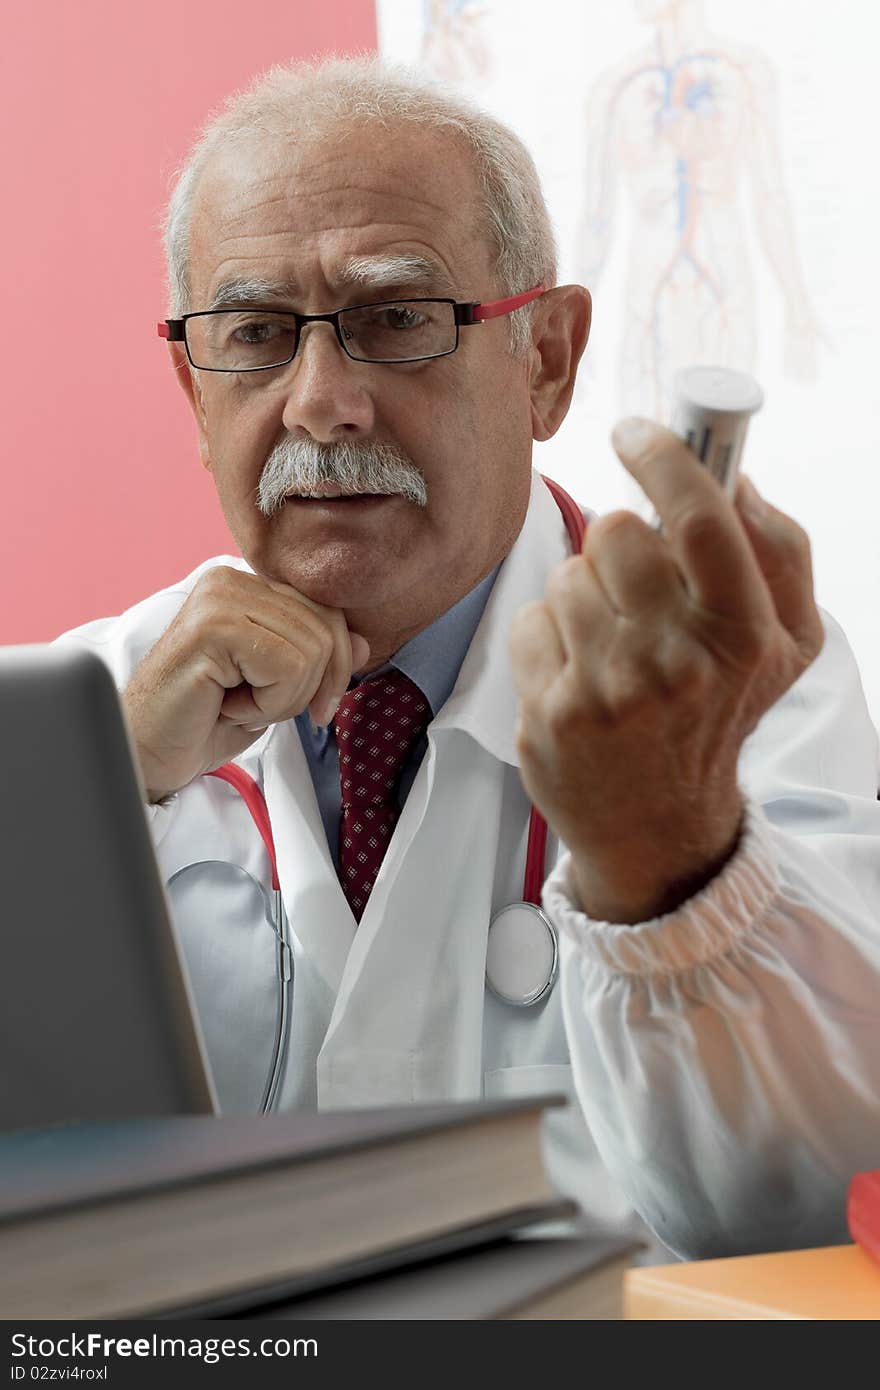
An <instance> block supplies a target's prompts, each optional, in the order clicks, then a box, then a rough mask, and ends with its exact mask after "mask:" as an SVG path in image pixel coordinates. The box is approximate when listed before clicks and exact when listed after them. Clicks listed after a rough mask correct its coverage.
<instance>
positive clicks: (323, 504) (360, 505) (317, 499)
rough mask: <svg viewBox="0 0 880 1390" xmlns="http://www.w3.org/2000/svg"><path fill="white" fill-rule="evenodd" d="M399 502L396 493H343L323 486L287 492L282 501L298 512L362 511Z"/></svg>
mask: <svg viewBox="0 0 880 1390" xmlns="http://www.w3.org/2000/svg"><path fill="white" fill-rule="evenodd" d="M400 500H401V498H400V495H399V493H396V492H344V491H343V490H342V488H338V487H331V486H326V485H325V486H322V487H319V488H317V489H316V490H315V491H314V492H289V493H288V494H287V496H286V497H285V499H284V505H285V506H286V507H289V506H291V505H293V506H294V507H295V508H296V509H297V510H298V511H299V510H309V511H314V510H316V509H322V510H324V509H325V510H327V511H332V512H339V511H364V510H368V509H370V508H373V507H378V506H381V505H382V503H389V502H395V501H396V502H399V501H400Z"/></svg>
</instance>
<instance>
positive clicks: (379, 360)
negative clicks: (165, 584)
mask: <svg viewBox="0 0 880 1390" xmlns="http://www.w3.org/2000/svg"><path fill="white" fill-rule="evenodd" d="M167 248H168V255H169V266H170V280H171V289H172V314H173V318H172V319H170V320H169V321H168V322H167V324H166V325H163V326H162V329H161V331H162V332H163V334H164V336H167V337H168V338H169V339H170V342H169V351H170V353H171V358H172V363H173V366H174V370H175V373H176V376H177V380H178V382H179V384H180V386H181V387H182V388H183V390H184V392H185V394H186V396H187V398H188V400H189V402H190V404H191V406H192V410H193V413H194V416H195V420H196V423H197V427H198V437H199V442H200V448H201V454H202V459H203V461H204V464H205V466H206V467H207V468H208V469H209V470H210V471H211V473H212V475H213V478H214V481H215V483H216V486H217V490H218V493H219V496H220V500H221V503H222V506H223V509H224V512H225V516H226V519H227V521H228V524H229V528H230V530H231V532H232V534H233V536H234V537H235V540H236V542H237V544H238V546H239V547H240V550H241V553H242V555H243V557H244V559H243V560H239V559H232V558H229V557H220V558H217V559H212V560H208V561H207V562H206V563H205V564H203V565H202V566H200V568H199V569H197V570H196V571H195V572H194V573H193V574H191V575H190V576H189V577H188V578H186V579H184V580H183V581H181V582H180V583H178V584H175V585H174V586H173V587H171V588H169V589H166V590H164V591H163V592H161V593H158V594H155V595H153V596H152V597H151V598H147V599H145V600H144V601H143V602H142V603H140V604H138V605H137V606H136V607H135V608H133V609H131V610H130V611H129V612H127V613H125V614H123V615H122V616H121V617H117V618H112V619H107V620H102V621H98V622H94V623H90V624H88V625H87V626H85V627H83V628H81V629H79V630H77V632H75V633H73V634H68V635H67V636H66V637H65V638H64V639H62V640H65V641H78V642H81V643H84V644H87V645H89V646H92V647H93V648H94V649H95V650H96V651H98V652H99V653H100V654H101V655H102V656H103V657H104V658H105V660H106V661H107V662H108V663H109V664H110V666H111V667H112V669H113V671H114V673H115V676H116V679H117V681H118V684H119V686H120V688H123V689H124V701H125V706H126V710H127V714H128V718H129V722H130V726H131V730H132V733H133V736H134V740H135V745H136V749H137V753H138V756H139V760H140V766H141V769H142V774H143V782H144V785H145V788H146V789H147V792H148V797H149V801H150V803H151V805H150V815H151V818H152V825H153V831H154V837H155V843H156V845H157V849H158V854H159V858H160V863H161V865H162V867H163V870H164V874H165V877H166V879H167V881H168V883H169V893H170V897H171V902H172V906H173V912H174V918H175V923H176V926H177V929H178V931H179V933H180V936H181V939H182V942H183V946H184V949H185V954H186V958H187V961H188V966H189V970H190V973H191V977H192V983H193V989H194V992H195V998H196V1003H197V1007H198V1010H199V1014H200V1017H201V1021H202V1026H203V1029H204V1033H205V1037H206V1043H207V1048H208V1053H209V1057H210V1060H211V1064H212V1068H213V1071H214V1075H215V1080H216V1084H217V1088H218V1093H219V1097H220V1100H221V1102H222V1105H223V1107H224V1108H225V1109H230V1110H233V1109H243V1110H258V1109H259V1108H260V1106H261V1103H263V1100H264V1099H265V1087H266V1079H267V1069H269V1068H271V1067H273V1065H274V1068H275V1073H276V1075H275V1081H274V1083H273V1086H272V1097H271V1103H272V1104H274V1105H276V1106H278V1107H280V1108H282V1109H293V1108H296V1107H315V1106H318V1107H322V1108H335V1107H344V1106H367V1105H374V1104H388V1103H400V1102H407V1101H433V1100H439V1099H444V1098H473V1097H479V1096H481V1095H486V1096H496V1095H509V1094H527V1093H530V1092H547V1091H558V1090H563V1091H565V1092H567V1093H569V1094H570V1095H571V1096H572V1097H573V1098H574V1103H573V1104H572V1105H570V1106H569V1107H568V1111H567V1112H566V1113H563V1112H561V1111H560V1112H559V1113H558V1114H557V1115H556V1116H555V1117H554V1120H553V1130H552V1144H551V1155H552V1166H553V1172H554V1175H555V1176H556V1178H557V1180H558V1182H559V1184H560V1185H561V1186H562V1187H563V1188H564V1189H565V1190H567V1191H570V1192H572V1193H573V1194H575V1195H576V1196H577V1197H578V1198H579V1199H580V1200H581V1202H582V1203H583V1205H584V1207H585V1208H586V1209H587V1210H588V1211H594V1212H596V1213H597V1214H601V1215H602V1216H603V1217H606V1218H609V1217H610V1218H615V1219H617V1220H619V1221H621V1222H623V1221H624V1220H625V1219H626V1214H627V1213H629V1212H633V1211H636V1212H638V1213H640V1214H641V1217H643V1218H644V1219H645V1220H646V1221H647V1222H648V1223H649V1225H650V1226H651V1227H652V1228H653V1230H654V1231H656V1232H657V1233H658V1234H659V1236H660V1238H661V1239H662V1240H663V1241H664V1242H666V1244H667V1245H668V1246H669V1247H670V1248H671V1249H673V1250H675V1251H678V1252H681V1253H683V1254H685V1255H688V1256H705V1255H710V1254H718V1253H731V1252H736V1251H745V1250H754V1249H761V1248H778V1247H784V1246H804V1245H809V1244H813V1243H819V1242H822V1241H829V1240H837V1239H843V1238H844V1236H845V1228H844V1226H843V1225H842V1222H843V1201H842V1197H843V1193H844V1191H845V1185H846V1182H847V1180H848V1178H849V1176H850V1175H851V1173H852V1172H853V1171H855V1170H856V1169H858V1168H860V1167H866V1166H873V1165H874V1164H875V1163H876V1162H877V1161H878V1155H880V1113H878V1081H880V1019H878V1000H880V944H878V924H877V913H878V900H880V815H878V805H877V802H876V800H875V792H876V787H877V750H876V738H875V734H874V731H873V728H872V725H871V723H870V720H869V718H868V715H867V712H866V709H865V705H864V701H863V697H862V694H861V688H860V684H859V679H858V675H857V672H856V669H855V665H854V662H853V658H852V656H851V654H850V652H849V649H848V647H847V644H846V642H845V640H844V638H843V636H842V634H841V632H840V630H839V629H838V628H837V626H836V625H835V624H834V623H833V621H832V620H830V619H828V618H825V619H824V621H823V619H822V618H821V617H820V615H819V613H818V611H817V609H816V607H815V605H814V601H813V596H812V583H811V573H810V558H809V547H808V544H807V541H806V539H805V537H804V535H803V533H802V531H801V530H800V529H799V528H798V527H797V526H796V525H795V524H794V523H793V522H792V521H791V520H789V518H787V517H786V516H784V515H782V514H781V513H780V512H778V511H776V510H774V509H773V508H772V507H771V506H769V505H768V504H766V503H765V502H764V501H763V500H762V499H761V498H760V497H759V496H758V494H757V492H756V491H755V489H754V488H753V487H752V486H750V485H747V484H746V485H742V486H741V488H740V491H739V493H738V495H737V498H736V502H735V504H733V503H731V502H730V501H729V500H728V499H727V498H726V497H725V496H724V495H723V494H722V492H721V490H720V489H719V487H718V486H717V485H716V484H715V482H714V480H713V479H712V478H711V477H709V476H708V474H707V473H706V472H705V471H704V470H703V469H702V468H701V467H700V465H699V464H698V463H697V461H696V460H695V459H694V457H693V456H692V455H691V454H690V453H689V452H688V451H687V450H686V449H685V448H684V446H683V445H681V444H680V443H678V442H677V441H676V440H675V438H674V437H673V436H672V435H671V434H669V433H668V432H666V431H665V430H663V429H662V428H660V427H658V426H654V425H652V424H650V423H648V422H646V421H639V420H635V421H634V420H629V421H625V422H623V423H622V424H621V425H619V426H618V428H617V429H616V431H615V434H614V443H615V446H616V449H617V452H618V454H619V456H620V459H621V460H622V463H623V465H624V466H625V467H626V468H627V469H628V470H629V471H630V473H631V474H632V475H633V476H634V477H635V479H636V480H637V481H638V482H639V484H640V485H641V486H642V488H643V489H644V490H645V492H646V493H647V494H648V496H649V497H650V498H651V500H652V502H653V503H654V505H655V506H656V508H657V510H658V512H659V514H660V516H661V518H662V523H663V529H662V532H660V531H655V530H652V529H651V528H649V527H648V526H647V525H645V524H644V523H643V522H642V521H640V520H639V519H638V518H637V517H636V516H634V515H631V514H628V513H626V512H616V513H614V514H611V515H607V516H604V517H602V518H601V519H594V520H592V521H591V523H590V524H589V527H588V530H587V535H586V540H585V541H584V543H583V548H582V550H581V549H580V542H579V541H577V543H576V547H577V548H576V549H573V545H572V540H571V539H570V535H569V530H568V529H567V527H566V525H565V524H564V520H563V515H562V511H561V509H560V506H561V504H560V503H559V501H558V499H557V498H556V497H555V496H554V495H552V494H551V491H550V490H548V487H547V485H545V483H544V482H543V481H542V479H541V477H540V475H539V474H538V473H536V472H534V471H533V470H532V466H531V453H532V441H533V440H543V439H547V438H549V437H550V436H551V435H552V434H553V433H554V432H555V431H556V430H557V429H558V427H559V425H560V424H561V422H562V420H563V418H564V416H565V414H566V410H567V408H568V404H569V401H570V398H571V394H572V389H573V384H574V379H575V372H576V368H577V365H578V360H579V358H580V356H581V354H582V352H583V349H584V346H585V344H586V342H587V336H588V332H589V326H590V298H589V295H588V293H587V291H586V290H585V289H583V288H581V287H578V286H572V285H567V286H557V285H556V282H555V268H554V251H553V240H552V235H551V232H550V229H549V225H548V219H547V214H546V210H545V207H544V204H543V201H542V198H541V194H540V191H539V188H538V184H537V180H536V176H535V172H534V167H533V165H532V163H531V160H530V158H529V156H528V154H527V153H526V151H525V150H524V149H523V148H522V147H521V145H520V144H519V142H518V141H517V140H516V139H515V138H514V137H513V136H512V135H511V134H510V133H509V132H508V131H507V130H505V129H504V128H502V127H501V126H499V125H498V124H497V123H496V122H495V121H493V120H491V119H489V118H488V117H486V116H485V115H483V114H481V113H477V112H475V111H473V110H472V109H471V108H469V107H467V106H465V105H464V104H462V103H461V102H459V101H458V99H457V98H452V97H450V96H448V95H444V94H438V93H437V92H436V91H435V90H434V89H432V88H431V87H429V86H427V85H423V84H422V83H421V81H420V80H419V79H414V78H410V77H406V76H401V75H400V74H398V73H394V72H388V71H387V70H384V69H383V68H381V67H380V66H378V65H374V64H373V63H371V62H369V61H367V60H356V61H345V62H340V61H335V62H332V63H328V64H325V65H323V66H317V67H316V68H293V69H274V70H273V71H272V72H271V73H269V74H267V75H265V76H264V77H263V78H261V79H259V80H258V81H257V82H256V83H255V84H254V85H253V86H252V88H251V89H250V90H249V91H247V92H245V93H244V94H241V95H239V96H237V97H236V98H234V99H233V100H232V101H231V102H230V103H229V104H228V105H227V108H226V109H225V111H224V112H223V113H221V114H220V116H219V117H216V118H215V119H214V120H213V122H212V123H211V124H209V125H208V126H207V127H206V130H205V132H204V133H203V135H202V138H201V140H200V142H199V143H198V144H197V145H196V146H195V148H194V150H193V151H192V153H191V155H190V157H189V160H188V162H187V164H186V165H185V167H184V170H183V172H182V175H181V177H180V179H179V182H178V184H177V186H176V190H175V192H174V194H173V197H172V200H171V206H170V211H169V218H168V226H167ZM529 291H534V293H533V294H532V295H529V294H528V292H529ZM521 296H524V297H525V300H526V301H527V302H525V303H521V300H520V298H519V297H521ZM518 303H521V307H516V305H517V304H518ZM456 306H458V307H456ZM474 306H478V307H477V308H474ZM587 467H588V460H587V461H585V475H584V476H585V477H586V476H587V471H586V470H587ZM823 627H824V632H823ZM232 761H234V762H235V763H236V764H237V765H238V767H239V768H240V769H243V770H244V771H245V772H246V773H248V774H249V775H250V776H251V777H252V778H253V779H254V781H255V783H256V784H257V786H258V787H259V789H260V790H261V792H262V794H263V795H264V797H265V802H266V806H267V808H268V815H269V818H270V821H271V829H272V834H273V836H274V846H275V851H276V855H277V872H278V882H279V887H280V899H281V902H282V904H283V911H281V912H280V914H275V913H274V911H273V892H272V867H271V863H270V858H269V855H268V852H267V848H266V843H265V841H264V838H263V836H262V835H261V833H260V830H259V829H258V827H257V825H256V824H255V821H254V819H253V817H252V815H251V813H250V811H249V809H248V806H247V805H246V804H245V801H244V800H243V799H242V796H241V795H240V794H239V791H238V790H237V789H236V787H235V786H233V785H230V783H229V782H228V781H226V780H223V779H221V778H218V777H215V776H208V775H205V774H208V773H209V772H211V771H212V770H214V769H217V768H218V767H219V766H220V765H223V764H227V763H230V762H232ZM365 784H366V794H365ZM375 788H378V792H375V794H374V790H375ZM532 803H534V805H535V806H536V807H537V809H538V811H539V812H541V813H542V814H543V816H544V817H545V818H546V821H547V822H548V824H549V836H548V839H547V844H546V849H545V851H544V855H543V856H542V860H541V865H540V874H539V882H540V880H544V879H546V882H545V883H544V888H543V904H544V910H545V913H546V915H547V918H548V919H549V921H550V923H551V924H552V927H553V929H554V931H555V932H556V933H557V934H558V938H559V969H558V973H557V974H556V976H555V978H553V979H551V977H552V970H551V968H550V966H548V967H547V972H546V976H545V978H544V979H543V982H542V981H540V980H539V982H538V989H537V991H535V992H536V993H537V995H538V997H537V998H535V1000H534V1002H532V1003H531V1004H528V1005H527V1006H523V1001H522V1000H516V999H511V998H504V997H502V996H503V994H504V991H503V990H502V991H501V993H498V992H495V991H493V990H492V989H490V988H487V985H486V971H487V939H488V934H489V926H490V922H492V920H493V918H494V917H495V915H496V914H498V913H499V912H500V910H501V909H503V908H505V907H507V906H509V905H511V904H516V903H518V902H520V901H521V900H522V899H523V896H524V894H523V876H524V866H525V864H526V860H527V839H528V830H529V823H530V810H531V805H532ZM279 917H280V918H281V919H282V923H283V930H284V932H285V933H286V934H287V939H288V941H289V949H290V952H291V955H292V967H293V979H292V992H291V993H290V994H289V996H288V1002H289V1005H290V1008H289V1016H288V1017H286V1018H285V1021H284V1027H283V1030H282V1032H283V1036H282V1037H281V1039H280V1051H279V1055H278V1057H277V1059H276V1058H275V1056H274V1052H273V1049H274V1047H275V1039H276V1024H277V1019H278V988H279V981H278V978H277V975H278V972H277V969H276V962H277V960H278V958H279V953H278V950H277V941H276V932H277V931H278V930H279V920H278V919H279ZM532 920H533V921H535V922H537V919H536V918H535V919H532ZM538 925H539V926H540V924H538ZM549 941H550V935H549V934H548V937H547V941H546V942H545V946H546V953H545V954H548V955H549V954H552V948H551V946H550V945H549V944H548V943H549ZM530 949H531V948H530ZM526 954H528V953H526ZM538 956H540V952H538ZM541 968H542V969H543V968H544V967H541ZM526 993H528V991H526Z"/></svg>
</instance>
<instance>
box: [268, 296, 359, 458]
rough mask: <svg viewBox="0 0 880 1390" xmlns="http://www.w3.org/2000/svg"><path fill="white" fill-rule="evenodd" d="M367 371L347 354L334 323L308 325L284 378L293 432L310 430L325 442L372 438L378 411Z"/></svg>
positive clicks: (286, 410) (286, 419) (287, 424)
mask: <svg viewBox="0 0 880 1390" xmlns="http://www.w3.org/2000/svg"><path fill="white" fill-rule="evenodd" d="M368 372H369V368H368V367H365V366H364V364H363V363H361V362H354V361H352V359H351V358H350V357H348V356H347V355H346V354H345V353H344V352H343V350H342V348H341V346H340V344H339V342H338V341H337V338H336V333H335V331H334V328H333V325H332V324H331V323H307V324H304V325H303V329H302V333H301V335H300V340H299V348H298V349H297V354H296V357H294V359H293V361H292V362H291V364H290V366H289V367H288V369H287V374H286V376H285V381H286V385H287V400H286V402H285V406H284V415H283V421H284V426H285V428H286V429H287V431H288V433H289V434H301V433H302V432H303V431H305V433H307V434H309V435H311V437H312V438H313V439H316V440H318V441H319V442H321V443H324V444H331V443H333V442H334V441H337V440H339V439H342V438H347V437H350V436H351V435H361V434H363V435H367V434H369V433H370V431H371V430H372V429H373V425H374V423H375V410H374V407H373V401H372V398H371V396H370V393H369V390H368V389H367V386H368V383H367V373H368Z"/></svg>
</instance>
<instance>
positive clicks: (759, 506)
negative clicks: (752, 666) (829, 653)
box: [736, 475, 824, 656]
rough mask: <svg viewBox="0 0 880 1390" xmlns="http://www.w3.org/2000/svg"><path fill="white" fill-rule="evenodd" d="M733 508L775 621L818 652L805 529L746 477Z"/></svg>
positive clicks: (818, 635)
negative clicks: (739, 521) (760, 576)
mask: <svg viewBox="0 0 880 1390" xmlns="http://www.w3.org/2000/svg"><path fill="white" fill-rule="evenodd" d="M736 509H737V512H738V514H739V517H740V520H741V521H742V524H743V526H744V527H745V530H746V534H747V536H748V538H749V542H750V544H751V546H752V550H753V551H754V553H755V558H756V559H757V562H758V565H759V567H760V570H761V573H762V574H763V576H764V580H765V582H766V584H767V587H768V589H769V590H770V594H771V597H772V599H773V604H774V607H775V609H776V612H777V615H778V617H779V621H780V622H781V623H782V625H783V627H785V628H786V629H787V630H788V632H790V633H791V635H792V637H793V638H794V640H795V642H796V643H797V645H798V646H799V647H800V648H801V649H802V650H803V651H804V652H805V653H809V654H810V655H811V656H815V655H817V654H818V652H819V650H820V649H821V646H822V642H823V640H824V630H823V627H822V619H821V617H820V615H819V610H818V608H817V607H816V603H815V599H814V597H813V562H812V557H811V552H810V541H809V537H808V536H807V533H806V531H804V530H803V528H802V527H801V526H799V525H798V524H797V522H796V521H794V520H793V519H792V518H791V517H790V516H787V515H786V513H785V512H781V511H779V510H778V509H777V508H776V507H773V506H771V505H770V503H769V502H767V501H766V500H765V499H764V498H763V497H762V496H761V494H760V493H759V492H758V490H757V488H756V487H755V485H754V483H753V482H752V481H751V480H750V479H749V478H746V477H745V476H744V475H740V477H739V478H738V479H737V490H736Z"/></svg>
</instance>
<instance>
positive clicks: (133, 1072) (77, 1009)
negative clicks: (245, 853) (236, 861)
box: [0, 644, 217, 1130]
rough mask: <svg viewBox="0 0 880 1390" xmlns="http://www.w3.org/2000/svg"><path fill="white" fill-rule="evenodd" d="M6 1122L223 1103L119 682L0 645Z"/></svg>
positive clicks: (51, 651)
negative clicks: (193, 994)
mask: <svg viewBox="0 0 880 1390" xmlns="http://www.w3.org/2000/svg"><path fill="white" fill-rule="evenodd" d="M0 757H2V795H0V1130H10V1129H17V1128H22V1127H27V1126H33V1125H46V1124H52V1123H56V1122H67V1121H72V1120H116V1119H127V1118H130V1117H132V1116H138V1115H169V1114H180V1113H190V1114H193V1113H195V1114H211V1113H215V1112H216V1110H217V1105H216V1100H215V1095H214V1090H213V1085H212V1082H211V1079H210V1073H209V1070H208V1064H207V1061H206V1054H205V1051H204V1045H203V1042H202V1038H201V1035H200V1032H199V1027H198V1022H197V1020H196V1017H195V1013H194V1010H193V1006H192V999H191V995H190V992H189V986H188V984H187V980H186V974H185V967H184V964H183V958H182V955H181V952H180V949H179V947H178V944H177V941H176V939H175V935H174V932H173V929H172V927H171V920H170V915H169V911H168V906H167V902H166V898H165V891H164V887H163V884H162V880H161V877H160V874H159V869H158V865H157V862H156V858H155V854H154V851H153V844H152V840H151V838H150V833H149V828H148V825H147V819H146V814H145V811H144V804H143V793H142V789H141V785H140V778H139V772H138V770H137V766H136V762H135V758H134V754H133V750H132V745H131V742H130V739H129V735H128V729H127V726H126V722H125V717H124V713H123V709H122V704H121V701H120V698H119V695H118V692H117V690H116V687H115V685H114V683H113V678H112V676H111V675H110V672H109V670H108V669H107V667H106V666H105V665H104V663H103V662H102V661H101V660H100V659H99V658H98V657H97V656H95V655H94V653H93V652H90V651H87V650H85V649H81V648H78V647H74V646H72V645H71V646H66V645H64V644H61V645H59V646H54V645H31V646H16V647H0Z"/></svg>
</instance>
